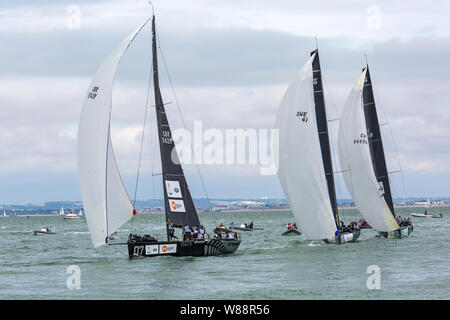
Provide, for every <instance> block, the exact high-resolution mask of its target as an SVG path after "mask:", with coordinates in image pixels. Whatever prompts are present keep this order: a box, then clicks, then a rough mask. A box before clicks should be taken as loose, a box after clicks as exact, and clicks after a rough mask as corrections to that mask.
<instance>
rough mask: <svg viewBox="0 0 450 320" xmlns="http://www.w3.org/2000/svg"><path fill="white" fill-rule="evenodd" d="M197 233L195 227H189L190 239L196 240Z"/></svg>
mask: <svg viewBox="0 0 450 320" xmlns="http://www.w3.org/2000/svg"><path fill="white" fill-rule="evenodd" d="M197 234H198V231H197V228H196V227H192V228H191V238H192V239H191V240H197Z"/></svg>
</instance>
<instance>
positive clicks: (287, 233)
mask: <svg viewBox="0 0 450 320" xmlns="http://www.w3.org/2000/svg"><path fill="white" fill-rule="evenodd" d="M301 234H302V233H301V232H299V231H297V230H295V229H290V230H286V231H285V232H283V233H282V234H281V235H282V236H288V237H289V236H299V235H301Z"/></svg>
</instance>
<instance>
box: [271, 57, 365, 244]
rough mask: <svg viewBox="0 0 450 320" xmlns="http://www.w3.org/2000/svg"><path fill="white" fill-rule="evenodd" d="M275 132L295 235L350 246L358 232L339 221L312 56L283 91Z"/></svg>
mask: <svg viewBox="0 0 450 320" xmlns="http://www.w3.org/2000/svg"><path fill="white" fill-rule="evenodd" d="M276 128H277V129H279V137H280V139H279V163H278V177H279V179H280V183H281V186H282V188H283V191H284V194H285V196H286V198H287V200H288V202H289V205H290V207H291V210H292V213H293V215H294V218H295V221H296V223H297V225H298V226H299V229H301V231H302V233H303V234H304V235H305V237H306V238H307V239H309V240H325V241H326V242H328V243H344V242H352V241H356V240H357V239H358V237H359V235H360V231H359V230H345V229H344V228H343V227H342V226H341V223H340V220H339V213H338V207H337V201H336V192H335V183H334V172H333V165H332V158H331V151H330V141H329V134H328V121H327V115H326V108H325V100H324V95H323V90H322V75H321V70H320V61H319V51H318V50H314V51H312V52H311V56H310V58H309V59H308V61H307V62H306V63H305V65H304V66H303V68H302V69H301V70H300V72H299V73H298V75H297V78H296V79H295V81H294V82H293V83H292V84H291V85H290V86H289V87H288V89H287V90H286V93H285V94H284V97H283V100H282V101H281V104H280V108H279V110H278V115H277V119H276Z"/></svg>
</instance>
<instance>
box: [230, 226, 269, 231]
mask: <svg viewBox="0 0 450 320" xmlns="http://www.w3.org/2000/svg"><path fill="white" fill-rule="evenodd" d="M229 229H231V230H239V231H253V230H264V229H263V228H258V227H254V228H243V227H229Z"/></svg>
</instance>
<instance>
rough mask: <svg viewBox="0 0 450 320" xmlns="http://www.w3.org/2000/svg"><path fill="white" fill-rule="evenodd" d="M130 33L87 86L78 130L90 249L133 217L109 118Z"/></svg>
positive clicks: (138, 29) (80, 170)
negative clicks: (116, 75) (118, 67)
mask: <svg viewBox="0 0 450 320" xmlns="http://www.w3.org/2000/svg"><path fill="white" fill-rule="evenodd" d="M147 22H148V20H147V21H146V22H145V23H143V24H142V25H141V26H140V27H139V28H137V29H136V30H135V31H133V32H132V33H130V35H128V37H126V38H125V39H124V40H123V41H122V43H121V44H120V45H119V46H118V47H117V48H116V49H115V50H114V51H113V52H112V53H111V54H110V55H109V57H108V58H107V59H106V61H105V62H104V63H103V65H102V66H101V67H100V69H99V70H98V71H97V73H96V75H95V77H94V80H93V81H92V83H91V85H90V86H89V89H88V92H87V94H86V98H85V101H84V105H83V109H82V111H81V117H80V123H79V127H78V175H79V180H80V189H81V197H82V199H83V206H84V211H85V216H86V220H87V223H88V227H89V232H90V234H91V238H92V243H93V244H94V247H98V246H100V245H102V244H105V243H107V242H108V235H110V234H111V233H113V232H115V231H116V230H117V229H118V228H120V226H122V225H123V224H124V223H125V222H126V221H128V220H129V219H130V218H131V217H132V216H133V205H132V203H131V201H130V198H129V197H128V194H127V192H126V190H125V187H124V185H123V183H122V179H121V177H120V174H119V170H118V168H117V164H116V160H115V158H114V151H113V147H112V142H111V133H110V119H111V104H112V89H113V81H114V75H115V72H116V68H117V65H118V63H119V61H120V59H121V57H122V55H123V54H124V53H125V51H126V50H127V48H128V46H129V45H130V44H131V42H132V41H133V39H134V38H135V37H136V35H137V34H138V33H139V31H140V30H141V29H142V28H143V27H144V26H145V24H146V23H147Z"/></svg>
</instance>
